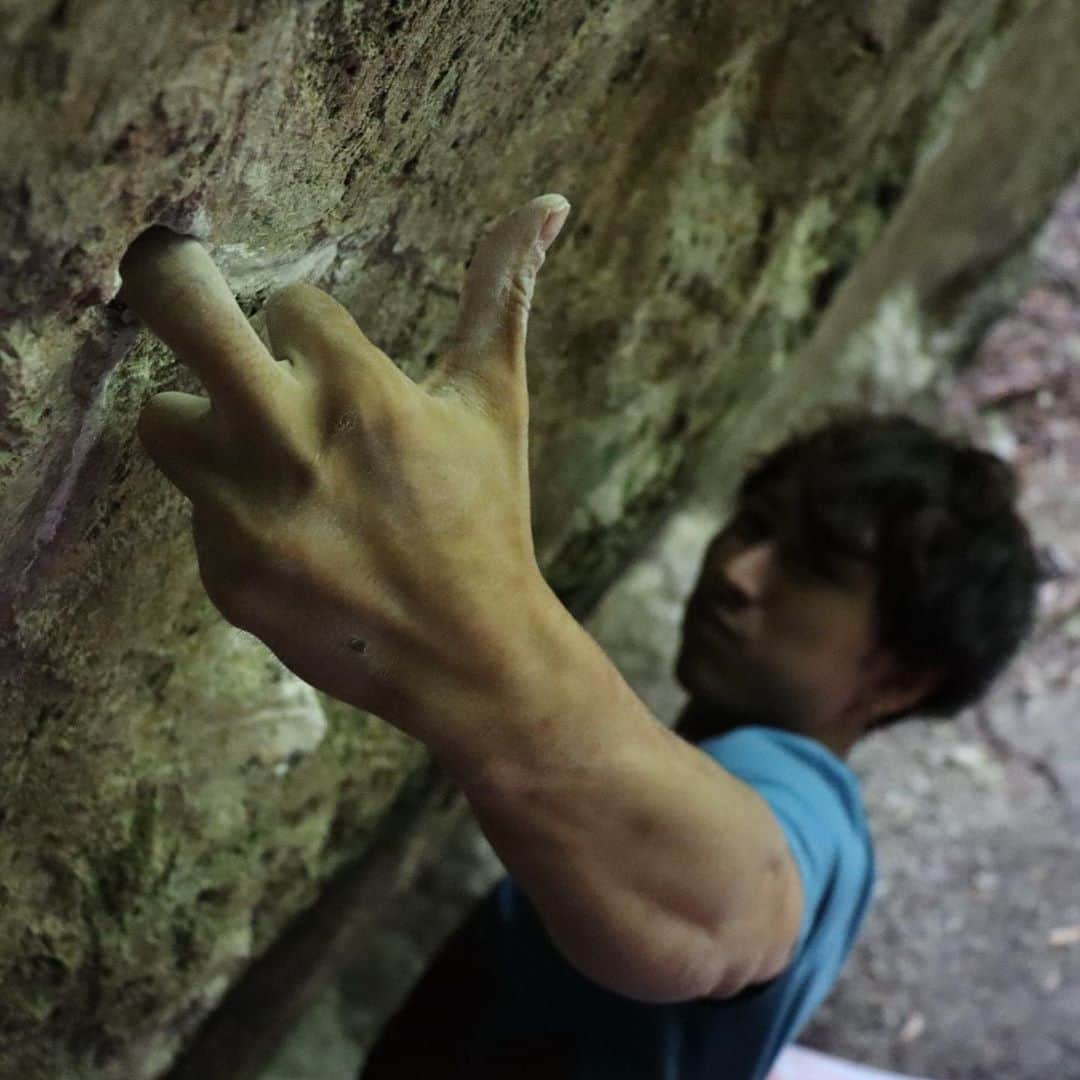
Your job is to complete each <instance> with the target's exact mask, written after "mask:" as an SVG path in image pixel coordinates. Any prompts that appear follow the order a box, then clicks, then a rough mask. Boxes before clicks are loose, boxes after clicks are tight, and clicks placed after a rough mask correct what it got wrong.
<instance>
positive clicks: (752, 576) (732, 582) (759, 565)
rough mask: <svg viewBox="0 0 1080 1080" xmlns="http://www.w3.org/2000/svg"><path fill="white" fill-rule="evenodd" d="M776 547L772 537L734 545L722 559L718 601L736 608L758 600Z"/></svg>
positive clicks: (765, 582)
mask: <svg viewBox="0 0 1080 1080" xmlns="http://www.w3.org/2000/svg"><path fill="white" fill-rule="evenodd" d="M775 550H776V541H775V540H761V541H758V542H756V543H753V544H746V545H743V546H741V547H739V548H737V549H736V550H735V551H733V552H731V554H729V555H728V556H727V557H726V558H725V559H724V560H723V561H722V562H721V564H720V566H721V579H722V580H721V591H722V593H723V594H724V595H723V596H722V597H721V599H720V602H721V603H722V604H723V605H724V606H725V607H729V606H730V607H731V608H732V609H735V610H737V609H739V608H743V607H748V606H750V605H752V604H757V603H759V602H760V601H761V598H762V596H763V594H764V592H765V589H766V587H767V584H768V579H769V572H770V567H771V565H772V561H773V555H774V553H775Z"/></svg>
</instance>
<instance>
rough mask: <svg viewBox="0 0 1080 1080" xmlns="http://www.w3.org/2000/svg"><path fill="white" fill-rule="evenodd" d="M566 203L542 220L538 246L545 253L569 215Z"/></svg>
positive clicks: (568, 205)
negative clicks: (542, 225) (542, 224)
mask: <svg viewBox="0 0 1080 1080" xmlns="http://www.w3.org/2000/svg"><path fill="white" fill-rule="evenodd" d="M563 202H564V203H566V205H565V206H563V207H562V209H560V210H553V211H552V212H551V213H550V214H548V216H547V217H546V218H545V219H544V227H543V228H542V229H541V230H540V246H541V247H542V248H543V249H544V251H547V249H548V248H549V247H551V245H552V243H553V242H554V240H555V237H556V236H558V235H559V233H560V231H561V230H562V227H563V225H564V224H565V223H566V219H567V217H568V216H569V214H570V204H569V203H568V202H566V200H565V199H564V200H563Z"/></svg>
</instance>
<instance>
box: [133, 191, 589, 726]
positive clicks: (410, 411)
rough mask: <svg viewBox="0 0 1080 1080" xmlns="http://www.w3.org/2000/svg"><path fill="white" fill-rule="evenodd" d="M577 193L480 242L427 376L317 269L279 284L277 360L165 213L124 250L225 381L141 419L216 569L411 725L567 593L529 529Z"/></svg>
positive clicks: (195, 350) (171, 333) (180, 330)
mask: <svg viewBox="0 0 1080 1080" xmlns="http://www.w3.org/2000/svg"><path fill="white" fill-rule="evenodd" d="M569 209H570V207H569V204H568V203H567V202H566V200H565V199H563V198H562V196H559V195H544V196H541V197H540V198H537V199H533V200H532V201H531V202H529V203H527V204H525V205H524V206H522V207H520V208H518V209H517V210H515V211H514V212H513V213H511V214H509V215H507V216H506V217H504V218H502V219H501V220H500V221H498V222H497V223H496V225H495V226H494V228H492V229H491V230H490V231H489V232H487V234H486V235H485V236H484V237H483V238H482V239H481V241H480V243H479V246H478V249H477V251H476V254H475V256H474V258H473V260H472V263H471V265H470V266H469V269H468V271H467V274H466V280H465V286H464V290H463V293H462V297H461V305H460V313H459V317H458V322H457V327H456V329H455V331H454V333H453V335H452V337H451V339H450V341H449V343H448V345H447V348H446V350H445V351H444V353H443V355H442V357H441V359H440V361H439V363H438V365H437V366H436V368H435V370H434V371H433V372H432V373H431V374H430V375H428V376H427V377H426V378H425V379H424V380H423V382H421V383H415V382H413V381H412V380H411V379H410V378H409V377H408V376H407V375H405V374H404V372H402V371H401V370H400V369H399V368H398V367H397V365H396V364H395V363H394V362H393V360H391V359H390V358H389V357H388V356H387V355H386V354H385V353H384V352H382V351H381V350H380V349H379V348H378V347H377V346H375V345H373V344H372V342H371V341H369V340H368V338H367V337H366V336H365V335H364V333H363V331H362V330H361V329H360V328H359V327H358V326H357V325H356V323H355V321H354V320H353V318H352V316H351V315H350V314H349V312H348V311H347V310H346V309H345V308H344V307H342V305H341V304H339V303H338V302H337V301H336V300H334V299H333V297H331V296H329V295H328V294H327V293H325V292H323V291H322V290H321V289H318V288H316V287H314V286H312V285H309V284H306V283H300V284H295V285H290V286H288V287H287V288H284V289H282V290H280V291H279V292H277V293H275V294H274V295H273V296H272V297H271V299H270V301H269V303H268V305H267V308H266V322H267V329H268V334H269V338H270V342H271V350H272V353H273V355H271V353H270V352H268V351H267V349H266V348H265V347H264V345H263V344H262V342H261V340H260V339H259V337H258V335H257V334H256V333H255V331H254V330H253V329H252V327H251V325H250V324H249V323H248V321H247V319H246V318H245V317H244V314H243V312H241V310H240V308H239V307H238V306H237V304H236V301H235V300H234V298H233V296H232V294H231V292H230V290H229V288H228V286H227V284H226V282H225V279H224V278H223V277H222V275H221V273H220V272H219V271H218V269H217V267H216V266H215V265H214V263H213V261H212V260H211V258H210V256H209V255H208V254H207V252H206V250H205V249H204V248H203V247H202V245H201V244H200V243H199V242H198V241H197V240H195V239H192V238H190V237H184V236H179V235H177V234H175V233H172V232H170V231H169V230H168V229H164V228H161V227H155V228H152V229H149V230H148V231H147V232H146V233H144V234H142V235H141V236H140V237H139V238H138V239H137V240H136V241H135V242H134V243H133V244H132V246H131V247H130V248H129V250H128V251H127V253H126V254H125V255H124V258H123V259H122V261H121V263H120V276H121V279H122V282H123V286H122V288H121V291H120V294H119V298H120V299H121V300H122V301H123V302H124V303H125V304H127V305H129V306H130V307H131V308H133V309H134V311H135V312H136V313H137V314H138V315H139V317H140V318H141V319H142V320H143V321H144V322H145V323H146V324H147V326H148V327H149V328H150V329H151V330H152V331H153V332H154V333H155V334H157V336H158V337H160V338H161V339H162V340H163V341H164V342H165V343H166V344H167V345H168V346H169V347H170V348H171V349H172V350H173V351H174V352H175V353H176V354H177V356H178V357H179V359H180V360H181V361H182V362H184V363H185V364H187V365H188V366H189V367H190V368H191V369H192V370H194V371H195V373H196V374H197V375H198V376H199V378H200V379H201V380H202V382H203V384H204V386H205V387H206V389H207V391H208V392H209V395H210V396H209V398H204V397H199V396H195V395H191V394H183V393H177V392H171V391H170V392H166V393H160V394H157V395H155V396H154V397H153V398H151V399H150V401H149V402H148V403H147V405H146V406H145V407H144V409H143V411H142V413H141V415H140V416H139V421H138V434H139V437H140V439H141V441H142V443H143V446H144V447H145V448H146V451H147V452H148V454H149V455H150V457H151V458H152V459H153V460H154V462H155V464H156V465H157V466H158V468H160V469H161V471H162V472H163V473H164V474H165V475H166V477H168V479H169V480H170V481H171V482H172V483H173V484H175V485H176V486H177V487H178V488H179V489H180V490H181V491H182V492H183V493H184V494H185V495H186V496H187V497H188V498H189V499H191V501H192V503H193V529H194V540H195V548H196V552H197V555H198V561H199V571H200V575H201V577H202V581H203V585H204V586H205V588H206V591H207V594H208V596H209V597H210V599H211V601H212V602H213V603H214V605H215V606H216V607H217V609H218V610H219V611H220V612H221V614H222V615H223V616H224V617H225V618H226V619H227V620H228V621H229V622H230V623H232V624H233V625H234V626H237V627H240V628H242V629H244V630H247V631H249V632H250V633H252V634H254V635H256V636H257V637H259V638H260V639H261V640H262V641H264V642H265V643H266V645H267V646H268V647H269V648H270V649H271V650H272V651H273V652H274V653H275V654H276V655H277V656H278V657H279V659H280V660H281V661H282V663H284V664H285V665H286V666H287V667H288V668H290V669H291V670H292V671H293V672H295V673H296V674H297V675H299V676H300V678H302V679H304V680H305V681H306V682H308V683H310V684H311V685H312V686H315V687H317V688H318V689H321V690H323V691H325V692H326V693H328V694H331V695H333V696H334V697H337V698H339V699H341V700H343V701H347V702H349V703H351V704H353V705H355V706H357V707H358V708H362V709H365V710H368V711H370V712H374V713H376V714H377V715H381V716H384V717H385V718H387V719H391V720H395V721H403V720H406V719H407V718H409V717H413V716H415V715H417V714H418V711H419V710H422V709H423V708H424V707H425V706H427V705H429V704H431V702H432V701H434V700H437V698H438V697H439V696H441V695H443V694H446V693H458V694H464V695H466V696H468V695H469V694H473V693H475V694H480V693H482V692H483V689H484V687H485V686H488V687H490V686H491V685H492V684H491V680H498V679H499V678H500V676H501V674H502V673H503V672H504V671H505V664H506V663H507V662H509V657H510V652H509V650H510V649H511V634H512V631H513V627H514V622H515V620H521V619H523V618H524V616H525V615H526V613H527V611H528V610H529V605H530V604H532V603H533V601H534V599H535V598H537V597H541V596H543V595H544V594H545V592H546V594H547V596H548V597H550V596H551V595H552V594H551V593H550V591H549V590H547V586H546V583H545V582H544V581H543V577H542V575H541V574H540V571H539V568H538V566H537V564H536V558H535V553H534V550H533V542H532V525H531V519H530V505H529V475H528V427H529V396H528V387H527V384H526V373H525V339H526V329H527V324H528V316H529V307H530V303H531V299H532V294H533V287H534V284H535V279H536V274H537V272H538V271H539V269H540V267H541V265H542V264H543V261H544V252H545V249H546V248H547V247H548V246H549V245H550V244H551V243H552V241H553V240H554V239H555V237H556V236H557V235H558V233H559V230H560V229H561V227H562V224H563V222H564V221H565V220H566V216H567V214H568V212H569ZM544 602H546V601H544ZM514 647H515V648H516V647H517V646H516V645H515V646H514ZM401 726H405V727H406V728H407V725H406V724H404V723H403V724H402V725H401ZM407 729H408V728H407Z"/></svg>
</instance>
